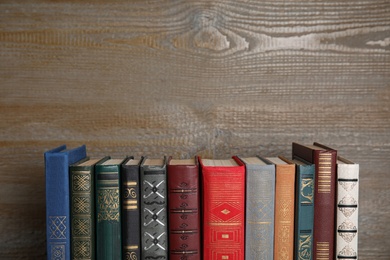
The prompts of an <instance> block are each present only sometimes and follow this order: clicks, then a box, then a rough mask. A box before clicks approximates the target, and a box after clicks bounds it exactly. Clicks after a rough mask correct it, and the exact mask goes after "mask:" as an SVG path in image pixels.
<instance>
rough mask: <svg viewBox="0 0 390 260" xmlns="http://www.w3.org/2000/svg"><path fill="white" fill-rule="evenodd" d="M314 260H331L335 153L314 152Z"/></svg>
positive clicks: (333, 228)
mask: <svg viewBox="0 0 390 260" xmlns="http://www.w3.org/2000/svg"><path fill="white" fill-rule="evenodd" d="M314 163H315V168H316V181H315V193H314V197H315V203H314V233H313V243H314V244H313V251H314V260H333V259H334V244H335V208H336V196H335V195H336V151H315V154H314Z"/></svg>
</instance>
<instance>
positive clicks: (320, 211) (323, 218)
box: [292, 143, 337, 260]
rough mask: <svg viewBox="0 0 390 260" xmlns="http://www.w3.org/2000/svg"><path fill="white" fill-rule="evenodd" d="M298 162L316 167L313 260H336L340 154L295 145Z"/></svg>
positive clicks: (294, 149)
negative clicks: (338, 165)
mask: <svg viewBox="0 0 390 260" xmlns="http://www.w3.org/2000/svg"><path fill="white" fill-rule="evenodd" d="M292 150H293V151H292V152H293V158H294V159H300V160H303V161H306V162H309V163H313V164H315V191H314V231H313V260H333V259H334V242H335V213H336V212H335V210H336V187H337V186H336V180H337V178H336V161H337V151H335V150H332V149H325V148H323V147H320V146H316V145H301V144H297V143H293V145H292Z"/></svg>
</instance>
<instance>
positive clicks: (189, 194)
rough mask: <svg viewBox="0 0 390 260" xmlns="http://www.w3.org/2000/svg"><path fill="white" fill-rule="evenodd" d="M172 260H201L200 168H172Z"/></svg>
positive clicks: (172, 166)
mask: <svg viewBox="0 0 390 260" xmlns="http://www.w3.org/2000/svg"><path fill="white" fill-rule="evenodd" d="M167 174H168V180H169V182H168V205H169V259H171V260H182V259H187V260H190V259H200V211H199V210H200V197H199V167H198V165H193V166H188V165H168V169H167Z"/></svg>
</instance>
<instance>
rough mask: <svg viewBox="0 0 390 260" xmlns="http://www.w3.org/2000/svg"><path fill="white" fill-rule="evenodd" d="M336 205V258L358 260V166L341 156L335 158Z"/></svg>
mask: <svg viewBox="0 0 390 260" xmlns="http://www.w3.org/2000/svg"><path fill="white" fill-rule="evenodd" d="M316 145H318V146H321V147H324V148H327V149H330V148H329V147H326V146H323V145H321V144H318V143H316ZM336 203H337V211H336V258H337V259H358V226H359V223H358V213H359V164H356V163H354V162H351V161H349V160H347V159H345V158H343V157H341V156H338V158H337V199H336Z"/></svg>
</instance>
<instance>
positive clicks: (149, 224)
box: [141, 157, 168, 259]
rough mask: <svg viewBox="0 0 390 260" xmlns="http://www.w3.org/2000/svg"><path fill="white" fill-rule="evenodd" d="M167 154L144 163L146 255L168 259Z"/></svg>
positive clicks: (143, 253)
mask: <svg viewBox="0 0 390 260" xmlns="http://www.w3.org/2000/svg"><path fill="white" fill-rule="evenodd" d="M167 215H168V214H167V175H166V158H165V157H164V158H163V159H149V158H145V159H144V161H143V162H142V164H141V223H142V225H141V246H142V251H141V255H142V259H168V252H167V251H168V216H167Z"/></svg>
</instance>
